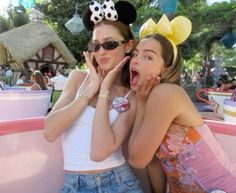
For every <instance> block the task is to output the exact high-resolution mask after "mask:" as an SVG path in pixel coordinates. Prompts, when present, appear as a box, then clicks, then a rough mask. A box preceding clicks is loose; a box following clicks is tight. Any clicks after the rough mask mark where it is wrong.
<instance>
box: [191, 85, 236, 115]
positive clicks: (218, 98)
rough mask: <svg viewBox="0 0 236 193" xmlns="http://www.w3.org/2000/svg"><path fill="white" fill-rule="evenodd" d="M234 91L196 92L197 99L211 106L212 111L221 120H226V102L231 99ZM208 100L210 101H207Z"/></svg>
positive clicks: (210, 90)
mask: <svg viewBox="0 0 236 193" xmlns="http://www.w3.org/2000/svg"><path fill="white" fill-rule="evenodd" d="M232 93H233V91H232V90H229V91H219V90H217V89H209V88H208V89H207V88H206V89H203V88H201V89H199V90H198V91H197V92H196V97H197V99H199V100H200V101H202V102H204V103H206V104H209V105H210V106H211V108H212V110H213V111H214V112H215V113H216V114H217V115H218V117H219V118H221V119H223V118H224V110H223V107H224V100H225V99H230V97H231V95H232ZM202 95H204V96H205V98H203V97H202ZM206 98H208V99H206Z"/></svg>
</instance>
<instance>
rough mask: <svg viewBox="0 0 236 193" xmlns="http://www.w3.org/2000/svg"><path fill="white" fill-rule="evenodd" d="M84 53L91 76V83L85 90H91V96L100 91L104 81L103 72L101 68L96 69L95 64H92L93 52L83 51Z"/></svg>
mask: <svg viewBox="0 0 236 193" xmlns="http://www.w3.org/2000/svg"><path fill="white" fill-rule="evenodd" d="M83 55H84V57H85V61H86V65H87V66H88V69H89V75H90V76H89V78H90V84H89V85H88V87H87V88H86V89H85V92H86V93H87V92H89V94H90V95H92V96H91V98H92V97H93V96H94V95H95V94H96V93H97V92H98V91H99V88H100V85H101V82H102V79H103V78H102V74H101V72H100V70H98V71H97V70H96V68H95V67H94V65H93V64H92V57H91V53H89V52H83Z"/></svg>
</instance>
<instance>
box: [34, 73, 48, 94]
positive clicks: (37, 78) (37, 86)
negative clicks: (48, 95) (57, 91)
mask: <svg viewBox="0 0 236 193" xmlns="http://www.w3.org/2000/svg"><path fill="white" fill-rule="evenodd" d="M31 81H32V86H31V87H30V90H47V87H46V85H45V82H44V79H43V74H42V72H40V71H39V70H35V71H33V73H32V75H31Z"/></svg>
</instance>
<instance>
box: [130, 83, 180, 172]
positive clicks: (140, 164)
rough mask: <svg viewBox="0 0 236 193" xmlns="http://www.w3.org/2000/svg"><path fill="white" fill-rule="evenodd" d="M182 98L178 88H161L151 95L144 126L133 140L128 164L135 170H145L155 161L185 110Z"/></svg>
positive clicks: (157, 88)
mask: <svg viewBox="0 0 236 193" xmlns="http://www.w3.org/2000/svg"><path fill="white" fill-rule="evenodd" d="M182 98H183V94H182V92H180V91H179V89H177V88H176V86H175V85H169V84H168V85H167V84H161V85H159V86H156V87H155V88H154V89H153V90H152V91H151V93H150V95H149V97H148V99H147V102H146V105H145V109H144V113H143V118H142V119H143V120H142V123H141V124H140V125H134V126H135V127H134V128H133V130H132V134H131V137H130V140H129V145H128V151H129V159H128V161H129V163H130V164H131V165H132V166H133V167H136V168H144V167H145V166H146V165H147V164H148V163H149V162H150V161H151V160H152V158H153V156H154V155H155V152H156V150H157V149H158V147H159V145H160V144H161V142H162V140H163V138H164V136H165V135H166V133H167V130H168V128H169V126H170V124H171V122H172V121H173V120H174V119H175V118H176V117H178V115H179V114H180V112H181V111H182V110H183V107H182V106H183V103H182V100H183V99H182ZM133 131H135V132H133Z"/></svg>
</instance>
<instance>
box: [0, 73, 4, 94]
mask: <svg viewBox="0 0 236 193" xmlns="http://www.w3.org/2000/svg"><path fill="white" fill-rule="evenodd" d="M0 90H4V79H3V76H2V75H0Z"/></svg>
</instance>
